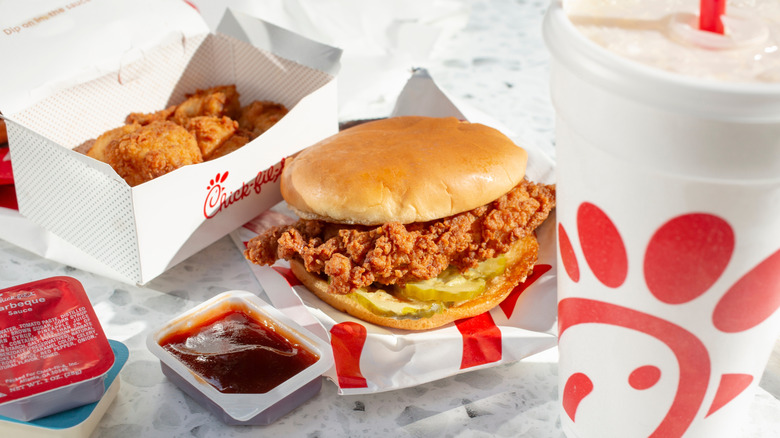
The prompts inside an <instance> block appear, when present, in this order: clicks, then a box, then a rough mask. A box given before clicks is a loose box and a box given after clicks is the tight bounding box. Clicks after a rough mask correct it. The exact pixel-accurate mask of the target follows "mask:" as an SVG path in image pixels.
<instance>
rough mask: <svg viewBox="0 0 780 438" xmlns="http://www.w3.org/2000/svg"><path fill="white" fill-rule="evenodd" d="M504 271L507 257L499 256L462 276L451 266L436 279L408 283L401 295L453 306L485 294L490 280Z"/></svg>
mask: <svg viewBox="0 0 780 438" xmlns="http://www.w3.org/2000/svg"><path fill="white" fill-rule="evenodd" d="M505 269H506V257H504V256H503V255H500V256H498V257H494V258H492V259H488V260H485V261H484V262H481V263H480V264H479V266H477V267H476V268H473V269H469V270H468V271H466V272H464V273H463V274H461V273H460V272H459V271H458V270H457V269H456V268H455V267H452V266H451V267H449V268H447V269H445V270H444V271H443V272H442V273H441V274H439V276H438V277H436V278H431V279H429V280H421V281H415V282H413V283H407V284H406V286H405V287H404V288H403V289H401V290H400V291H399V292H400V293H401V294H402V295H403V296H404V297H406V298H409V299H413V300H418V301H429V302H431V301H434V302H445V303H454V302H458V301H465V300H470V299H472V298H474V297H476V296H478V295H479V294H481V293H482V292H484V290H485V285H486V283H487V280H488V279H489V278H492V277H495V276H497V275H501V274H503V273H504V270H505Z"/></svg>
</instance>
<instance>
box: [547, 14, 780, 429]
mask: <svg viewBox="0 0 780 438" xmlns="http://www.w3.org/2000/svg"><path fill="white" fill-rule="evenodd" d="M588 1H590V0H588ZM611 3H612V2H611ZM615 3H617V4H611V5H610V6H606V2H604V4H605V6H603V7H602V8H601V9H600V12H599V10H598V8H596V9H594V10H596V12H592V11H591V12H588V14H590V16H589V17H587V16H586V15H587V14H585V12H583V11H587V10H588V9H587V8H586V6H587V5H585V6H583V4H584V2H582V1H580V2H577V1H570V2H567V3H566V6H565V7H564V4H563V2H562V1H561V0H558V1H556V2H554V3H553V4H552V6H551V8H550V10H549V11H548V14H547V15H546V17H545V22H544V36H545V40H546V43H547V45H548V47H549V49H550V52H551V54H552V65H551V93H552V99H553V104H554V106H555V109H556V113H557V123H556V156H557V161H558V162H557V196H558V204H557V221H558V223H557V228H558V242H559V255H558V262H559V264H560V266H562V269H560V275H559V276H558V314H559V330H558V332H559V333H558V335H559V350H560V363H559V371H558V374H559V396H560V403H561V424H562V428H563V429H564V431H565V433H566V434H567V436H569V437H599V438H605V437H627V436H631V437H640V436H653V437H680V436H686V437H689V436H691V437H700V436H701V437H733V436H738V431H739V429H740V422H741V421H742V420H743V419H744V418H745V414H746V411H747V409H748V407H749V404H750V402H751V400H752V392H753V389H754V388H755V387H756V385H758V383H759V380H760V377H761V374H762V372H763V369H764V367H765V365H766V362H767V360H768V358H769V355H770V353H771V350H772V347H773V345H774V343H775V341H776V340H777V338H778V335H779V334H780V312H778V311H777V309H778V307H780V226H778V222H777V220H778V218H780V83H778V82H777V81H778V80H780V78H778V76H777V74H776V73H777V65H776V64H775V63H774V61H772V60H771V59H770V61H772V62H768V63H762V65H758V66H757V65H756V64H757V63H760V61H762V59H760V57H755V56H754V57H752V58H751V57H749V58H743V57H741V55H739V56H738V54H737V51H750V50H752V51H754V52H755V53H764V54H765V55H767V57H766V58H769V57H770V55H771V56H774V55H773V53H774V51H775V50H777V45H776V43H777V41H776V40H775V38H777V35H780V33H779V32H780V29H776V28H772V27H771V26H770V25H768V24H767V22H766V21H765V20H764V19H765V18H767V17H769V16H770V14H769V12H768V11H770V10H776V9H777V8H776V7H775V8H774V9H772V7H770V6H772V5H769V6H766V5H764V6H760V5H761V4H763V3H762V2H761V0H757V1H756V2H755V3H754V4H758V5H759V6H758V7H757V9H756V10H750V9H743V10H740V11H731V10H727V15H728V14H731V13H734V14H735V15H734V16H735V17H737V18H738V19H739V20H747V21H749V22H751V23H760V24H761V25H762V26H764V27H765V28H766V32H765V33H764V34H763V35H764V37H763V38H757V39H755V40H752V41H749V42H744V41H742V42H739V44H741V45H742V44H744V46H740V48H737V49H736V51H732V50H735V49H734V48H733V47H732V48H728V47H729V46H728V44H727V43H726V42H725V40H727V39H728V38H732V37H734V33H733V32H731V29H733V27H732V28H730V27H729V26H730V24H729V21H728V20H726V19H724V24H725V25H726V32H725V34H724V35H716V34H712V35H702V34H701V31H698V30H697V29H695V24H692V23H695V20H693V21H692V20H691V17H690V16H685V15H682V16H681V15H680V13H689V14H694V12H695V7H696V6H697V5H698V1H697V2H696V3H694V4H693V7H694V12H685V11H682V12H680V10H677V9H675V10H671V9H666V10H664V11H662V12H663V13H659V14H655V15H653V14H647V13H646V11H639V12H637V13H636V14H635V15H631V13H632V10H631V9H630V8H629V7H628V6H626V4H627V2H623V3H622V4H621V2H615ZM650 3H660V2H630V4H631V5H632V6H634V7H640V6H644V5H647V4H650ZM667 4H668V5H680V4H682V2H681V3H670V2H667V3H665V5H667ZM767 4H768V3H767ZM689 6H690V4H689ZM610 7H611V8H616V9H615V10H612V9H610ZM601 12H603V13H605V14H608V16H606V18H605V17H601V16H599V13H601ZM634 12H635V11H634ZM609 14H611V15H609ZM681 17H682V18H681ZM685 17H688V18H685ZM575 22H577V26H575ZM583 23H585V24H587V25H594V23H596V24H595V25H594V26H595V27H599V26H601V27H603V29H596V28H594V29H586V28H585V27H584V26H585V25H584V24H583ZM637 23H638V24H637ZM632 26H638V27H637V28H632ZM679 26H683V28H682V30H681V28H679ZM685 26H687V27H685ZM756 26H757V25H756ZM686 32H687V34H686ZM697 32H698V33H697ZM588 34H591V35H588ZM592 34H598V35H600V36H597V37H594V39H595V40H596V41H594V39H591V37H592ZM688 34H690V35H688ZM642 35H644V36H642ZM647 35H650V36H647ZM659 35H660V36H659ZM686 35H687V36H686ZM691 35H693V36H691ZM689 37H690V38H689ZM710 37H712V38H710ZM599 38H602V40H606V43H604V41H599ZM713 38H714V40H717V41H720V43H721V46H722V47H720V46H718V45H717V44H714V43H712V41H713ZM613 39H622V41H614V42H615V44H628V45H629V46H630V47H631V49H630V50H629V52H632V54H634V55H636V57H638V58H639V59H640V60H641V62H638V60H637V59H628V58H627V55H626V56H624V55H625V54H624V53H619V54H616V53H613V52H611V51H609V50H607V49H606V48H605V45H606V46H609V44H608V43H609V42H610V41H611V40H613ZM647 39H650V40H652V41H650V43H648V42H647V41H646V40H647ZM700 40H703V41H704V42H702V41H700ZM658 41H662V43H663V44H667V45H668V46H669V47H673V48H674V50H671V49H669V48H662V49H660V50H657V51H656V49H652V47H649V48H648V50H651V51H652V53H651V54H648V53H644V55H643V54H642V50H644V46H643V44H645V43H648V44H650V46H652V44H655V42H658ZM651 43H652V44H651ZM702 47H706V50H707V51H710V52H704V51H703V50H704V49H702ZM724 47H726V48H724ZM664 52H668V53H669V54H670V56H674V57H677V56H679V58H674V59H672V60H668V59H666V58H664V57H663V56H661V55H662V54H663V53H664ZM689 52H690V53H691V54H693V55H697V54H701V53H704V54H705V55H709V54H712V53H717V54H719V56H715V57H714V58H710V57H709V56H707V57H705V58H706V59H715V58H719V59H718V62H721V61H723V60H725V59H727V58H730V57H737V58H739V59H740V60H741V61H738V62H736V64H733V65H730V66H729V67H724V65H723V64H720V63H717V64H714V65H710V64H708V62H709V61H707V60H706V59H705V60H702V59H698V60H697V58H696V57H695V56H692V57H688V56H687V54H688V53H689ZM740 53H741V52H740ZM720 58H722V59H720ZM766 58H764V59H763V60H766ZM683 59H685V60H687V61H682V60H683ZM691 59H692V60H691ZM723 62H726V61H723ZM728 62H731V61H728ZM682 63H687V65H681V64H682ZM669 65H671V66H672V68H667V67H669ZM735 65H738V66H737V67H735ZM727 69H730V70H729V71H726V70H727ZM742 69H747V70H750V71H748V72H745V71H742ZM670 70H671V71H670ZM724 75H725V76H724ZM735 75H736V77H735Z"/></svg>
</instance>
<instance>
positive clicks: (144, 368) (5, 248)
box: [0, 0, 780, 438]
mask: <svg viewBox="0 0 780 438" xmlns="http://www.w3.org/2000/svg"><path fill="white" fill-rule="evenodd" d="M468 5H469V6H470V13H469V19H468V22H467V23H466V24H465V25H464V27H462V29H461V30H460V31H459V32H457V33H455V34H453V35H451V36H449V37H448V38H446V39H444V40H442V41H439V43H438V45H437V46H436V47H435V50H433V51H432V52H431V54H430V56H429V59H428V61H427V62H426V64H425V65H418V66H422V67H426V68H427V69H428V70H429V72H430V73H431V75H432V76H433V77H434V79H435V80H436V81H437V83H438V84H439V85H440V86H441V87H442V88H443V89H445V90H447V91H448V92H449V93H451V94H452V95H453V96H455V97H457V98H459V99H462V100H464V101H465V102H467V103H468V104H470V105H472V106H474V107H476V108H478V109H480V110H482V111H483V112H486V113H488V114H489V115H491V116H493V117H494V118H496V119H498V120H499V121H501V122H502V123H504V124H505V125H506V126H507V127H509V128H510V129H512V130H514V131H515V132H517V133H518V134H519V135H520V136H522V138H523V139H525V141H528V142H531V143H533V145H535V146H537V147H539V148H541V149H542V150H543V151H544V152H546V153H548V154H549V155H550V156H551V157H554V155H555V154H554V146H553V145H554V141H553V137H554V136H553V130H554V112H553V108H552V105H551V103H550V98H549V93H548V79H547V76H548V61H549V55H548V53H547V51H546V50H545V47H544V44H543V42H542V37H541V20H542V16H543V13H544V11H545V9H546V7H547V2H546V1H543V0H514V1H511V0H500V1H499V0H496V1H469V2H468ZM390 108H391V102H387V101H386V100H383V99H381V98H377V99H376V100H373V101H372V100H368V101H366V113H367V116H377V115H382V111H384V110H387V111H389V109H390ZM55 275H69V276H72V277H75V278H77V279H78V280H79V281H81V282H82V284H83V285H84V287H85V289H86V290H87V292H88V294H89V297H90V299H91V300H92V303H93V305H94V307H95V310H96V312H97V314H98V316H99V318H100V320H101V324H102V325H103V328H104V330H105V332H106V335H107V336H108V337H109V338H111V339H116V340H119V341H122V342H123V343H125V344H126V345H127V346H128V348H129V350H130V358H129V361H128V363H127V365H126V366H125V368H124V369H123V370H122V373H121V374H120V379H121V388H120V392H119V395H118V397H117V398H116V400H115V401H114V403H113V404H112V405H111V406H110V407H109V409H108V411H107V413H106V414H105V416H104V417H103V418H102V420H101V421H100V423H99V425H98V426H97V429H96V430H95V432H94V434H93V436H95V437H133V438H135V437H178V436H195V437H240V436H290V437H298V436H301V437H321V436H322V437H331V436H334V437H335V436H339V437H341V436H345V437H346V436H350V437H362V436H366V437H369V436H370V437H374V436H415V437H416V436H420V437H422V436H425V437H450V436H469V437H472V436H506V437H509V436H511V437H516V436H524V437H540V438H542V437H544V438H550V437H553V438H557V437H563V433H562V432H561V430H560V422H559V420H558V415H559V412H558V405H557V397H558V390H557V381H556V379H557V376H556V375H557V364H556V359H557V354H556V351H555V350H554V349H553V350H548V351H546V352H543V353H541V354H538V355H536V356H532V357H531V358H528V359H526V360H523V361H521V362H518V363H514V364H509V365H502V366H498V367H493V368H488V369H482V370H477V371H472V372H468V373H465V374H461V375H457V376H453V377H450V378H445V379H442V380H438V381H434V382H430V383H427V384H423V385H419V386H416V387H413V388H408V389H402V390H396V391H389V392H384V393H378V394H370V395H360V396H342V395H338V394H337V391H336V386H335V385H334V384H333V383H331V382H329V381H325V382H324V385H323V388H322V390H321V392H320V393H319V394H318V395H317V396H315V397H314V398H313V399H311V400H310V401H308V402H306V403H305V404H304V405H303V406H301V407H300V408H298V409H297V410H295V411H293V412H292V413H291V414H289V415H287V416H285V417H283V418H281V419H280V420H278V421H277V422H275V423H274V424H272V425H270V426H256V427H250V426H238V427H236V426H234V427H230V426H226V425H224V424H222V423H221V422H220V421H219V420H217V419H216V418H215V417H213V416H212V415H211V414H209V413H208V412H207V411H206V410H205V409H204V408H203V407H201V406H200V405H198V404H197V403H196V402H195V401H194V400H193V399H191V398H190V397H188V396H186V395H184V394H183V393H182V392H181V391H180V390H179V389H177V388H176V387H175V386H174V385H173V384H172V383H170V382H169V381H168V380H167V379H166V378H165V377H164V376H163V375H162V372H161V370H160V365H159V362H158V361H157V359H156V358H155V357H154V356H153V355H152V354H151V353H150V352H149V351H148V350H147V348H146V345H145V340H146V336H147V334H148V333H149V331H150V330H151V329H153V328H156V327H159V326H160V325H161V324H163V323H164V322H166V321H167V320H169V319H170V318H171V317H172V316H175V315H177V314H179V313H181V312H183V311H185V310H187V309H189V308H191V307H193V306H195V305H197V304H199V303H201V302H202V301H204V300H206V299H208V298H210V297H212V296H214V295H216V294H218V293H221V292H224V291H227V290H234V289H240V290H248V291H251V292H255V293H258V294H260V295H261V296H263V295H264V294H263V291H262V289H261V287H260V286H259V284H258V283H257V281H256V279H255V277H254V276H253V274H252V272H251V271H250V269H249V267H248V265H247V264H246V263H245V261H244V259H243V257H242V255H241V254H240V253H239V252H238V251H237V250H236V247H235V245H234V244H233V243H232V241H231V240H230V239H229V238H228V237H224V238H222V239H220V240H218V241H217V242H216V243H214V244H213V245H211V246H209V247H208V248H206V249H205V250H203V251H201V252H200V253H198V254H196V255H194V256H192V257H191V258H189V259H188V260H186V261H184V262H182V263H181V264H179V265H178V266H175V267H173V268H172V269H171V270H170V271H168V272H166V273H165V274H163V275H161V276H160V277H158V278H157V279H155V280H153V281H151V282H150V283H149V284H147V285H145V286H143V287H139V286H133V285H127V284H123V283H119V282H117V281H113V280H109V279H106V278H103V277H101V276H98V275H95V274H91V273H88V272H84V271H80V270H77V269H74V268H72V267H69V266H66V265H62V264H59V263H56V262H52V261H48V260H45V259H42V258H40V257H38V256H36V255H33V254H31V253H29V252H27V251H25V250H23V249H20V248H18V247H15V246H13V245H11V244H9V243H7V242H5V241H2V240H0V288H4V287H8V286H12V285H16V284H20V283H25V282H29V281H33V280H36V279H40V278H45V277H50V276H55ZM778 357H779V356H777V355H776V356H773V358H772V360H771V361H770V370H769V371H768V372H767V374H766V375H765V377H764V379H763V380H762V382H761V387H760V388H759V389H758V391H757V394H756V395H755V398H754V402H753V404H752V409H751V412H750V417H749V421H748V423H747V424H745V425H744V427H743V432H744V436H745V437H774V436H780V415H778V414H780V401H779V400H778V399H777V397H778V396H780V385H779V384H778V382H780V380H779V379H778V378H777V377H776V376H778V375H780V360H778ZM770 371H771V372H770Z"/></svg>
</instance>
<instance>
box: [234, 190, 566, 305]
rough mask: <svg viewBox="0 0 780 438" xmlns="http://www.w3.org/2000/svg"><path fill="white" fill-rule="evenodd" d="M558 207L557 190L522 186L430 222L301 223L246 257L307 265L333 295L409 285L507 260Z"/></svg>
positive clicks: (266, 238)
mask: <svg viewBox="0 0 780 438" xmlns="http://www.w3.org/2000/svg"><path fill="white" fill-rule="evenodd" d="M554 206H555V188H554V187H553V186H547V185H540V184H535V183H532V182H530V181H528V180H523V181H522V182H521V183H520V184H518V185H517V186H516V187H515V188H513V189H512V190H511V191H510V192H509V193H507V194H506V195H504V196H502V197H500V198H499V199H497V200H495V201H493V202H491V203H489V204H487V205H484V206H481V207H478V208H475V209H473V210H470V211H466V212H463V213H459V214H456V215H453V216H448V217H445V218H442V219H439V220H434V221H430V222H423V223H412V224H407V225H404V224H401V223H398V222H390V223H386V224H383V225H381V226H377V227H368V226H355V225H342V224H334V223H328V222H325V221H321V220H306V219H300V220H298V222H296V223H295V224H292V225H284V226H279V227H275V228H273V229H271V230H269V231H267V232H265V233H264V234H261V235H259V236H257V237H255V238H254V239H252V240H251V241H250V242H249V243H248V245H247V249H246V256H247V258H248V259H249V260H251V261H253V262H254V263H257V264H261V265H263V264H265V265H271V264H273V263H274V262H275V261H276V260H277V259H286V260H296V259H297V260H301V261H302V262H303V265H304V267H305V268H306V270H307V271H309V272H313V273H317V274H326V275H327V276H328V277H329V279H330V281H329V283H328V284H329V289H328V292H330V293H336V294H347V293H350V292H353V291H354V290H356V289H359V288H362V287H366V286H370V285H371V284H372V283H375V282H376V283H380V284H383V285H391V284H398V285H403V284H405V283H406V282H407V281H417V280H420V279H427V278H433V277H436V276H438V275H439V274H441V272H442V271H443V270H444V269H446V268H447V267H448V266H449V265H454V266H456V267H457V268H458V269H459V270H461V271H465V270H467V269H469V268H474V267H476V266H477V264H478V263H479V262H482V261H484V260H487V259H489V258H492V257H495V256H496V255H498V254H501V253H505V252H506V251H507V250H508V249H509V247H510V246H511V244H512V243H514V242H516V241H517V240H519V239H521V238H523V237H525V236H526V235H529V234H532V233H533V230H534V229H536V228H537V227H538V226H539V225H540V224H541V223H542V222H544V220H545V219H546V218H547V216H548V215H549V213H550V210H552V208H553V207H554Z"/></svg>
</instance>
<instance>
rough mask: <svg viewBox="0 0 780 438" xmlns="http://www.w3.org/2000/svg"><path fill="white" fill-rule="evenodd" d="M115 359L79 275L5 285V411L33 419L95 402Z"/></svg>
mask: <svg viewBox="0 0 780 438" xmlns="http://www.w3.org/2000/svg"><path fill="white" fill-rule="evenodd" d="M114 360H115V357H114V353H113V351H112V349H111V345H110V344H109V342H108V339H106V336H105V334H104V333H103V329H102V327H101V326H100V321H98V319H97V316H96V315H95V311H94V309H93V308H92V305H91V303H90V302H89V298H88V297H87V294H86V292H85V291H84V287H83V286H82V285H81V283H80V282H79V281H78V280H76V279H75V278H72V277H65V276H60V277H52V278H47V279H43V280H38V281H34V282H31V283H26V284H22V285H18V286H13V287H10V288H7V289H3V290H0V415H2V416H5V417H9V418H12V419H15V420H21V421H29V420H34V419H37V418H41V417H45V416H47V415H51V414H55V413H58V412H62V411H65V410H68V409H71V408H74V407H78V406H83V405H86V404H89V403H93V402H96V401H98V400H100V398H101V397H102V396H103V393H104V391H105V387H104V384H103V383H104V380H105V376H106V373H108V371H109V369H111V367H112V365H113V364H114Z"/></svg>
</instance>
